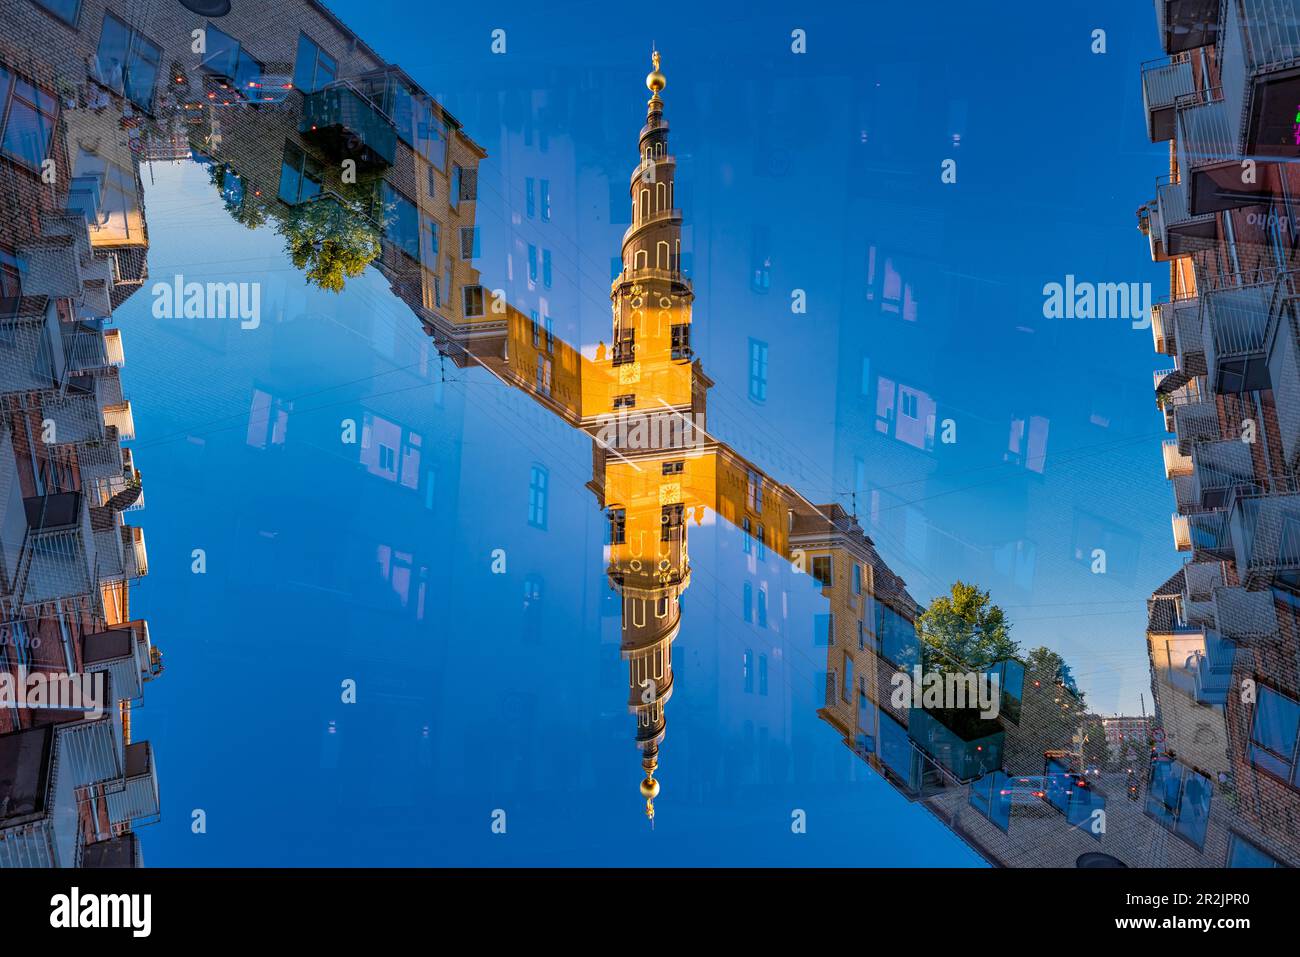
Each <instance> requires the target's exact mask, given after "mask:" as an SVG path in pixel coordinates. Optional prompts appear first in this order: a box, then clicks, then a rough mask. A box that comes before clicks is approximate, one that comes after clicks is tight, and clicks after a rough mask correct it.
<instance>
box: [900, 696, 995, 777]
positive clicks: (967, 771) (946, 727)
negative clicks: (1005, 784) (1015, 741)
mask: <svg viewBox="0 0 1300 957" xmlns="http://www.w3.org/2000/svg"><path fill="white" fill-rule="evenodd" d="M907 733H908V735H909V737H911V739H912V741H913V742H915V744H916V746H917V747H918V748H919V749H920V750H921V752H922V753H924V754H926V755H928V756H929V757H930V758H931V759H933V760H934V761H935V763H937V764H938V765H939V767H941V768H943V769H944V770H945V771H947V772H948V773H949V774H951V775H952V776H953V777H954V778H956V779H957V780H958V781H960V782H961V783H963V784H965V783H968V782H970V781H973V780H975V779H976V778H978V777H981V776H983V775H984V774H987V773H988V772H989V771H992V770H994V769H996V768H1000V767H1001V766H1002V745H1003V741H1004V738H1005V736H1006V734H1005V732H1004V731H1003V730H1002V726H1001V725H1000V724H999V723H998V722H997V721H996V720H993V719H984V718H980V717H979V713H978V712H977V711H974V710H972V709H966V710H963V711H956V710H951V711H927V710H925V709H923V708H912V709H911V710H910V712H909V716H908V719H907Z"/></svg>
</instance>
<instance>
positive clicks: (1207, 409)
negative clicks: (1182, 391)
mask: <svg viewBox="0 0 1300 957" xmlns="http://www.w3.org/2000/svg"><path fill="white" fill-rule="evenodd" d="M1167 405H1168V403H1167ZM1170 408H1172V410H1173V419H1174V434H1175V435H1177V436H1178V439H1177V441H1178V448H1179V450H1180V451H1181V452H1183V453H1185V454H1187V455H1190V454H1191V452H1192V447H1193V446H1194V445H1195V444H1196V443H1197V442H1212V441H1214V440H1216V439H1219V438H1221V437H1222V431H1221V429H1220V427H1219V409H1218V406H1217V405H1215V403H1214V402H1213V401H1211V400H1210V399H1208V398H1207V397H1205V396H1203V395H1200V394H1199V393H1198V394H1196V395H1195V396H1192V397H1189V398H1188V399H1187V401H1183V402H1176V403H1173V404H1172V405H1171V406H1170Z"/></svg>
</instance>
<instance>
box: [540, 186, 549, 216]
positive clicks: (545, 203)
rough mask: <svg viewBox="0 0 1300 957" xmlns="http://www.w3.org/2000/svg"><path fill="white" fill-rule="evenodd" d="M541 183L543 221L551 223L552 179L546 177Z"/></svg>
mask: <svg viewBox="0 0 1300 957" xmlns="http://www.w3.org/2000/svg"><path fill="white" fill-rule="evenodd" d="M541 185H542V222H544V223H549V222H550V221H551V181H550V180H549V179H544V180H542V183H541Z"/></svg>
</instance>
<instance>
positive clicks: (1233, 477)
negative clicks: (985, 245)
mask: <svg viewBox="0 0 1300 957" xmlns="http://www.w3.org/2000/svg"><path fill="white" fill-rule="evenodd" d="M1250 450H1251V446H1250V444H1249V443H1246V442H1242V441H1241V440H1240V439H1219V440H1216V441H1212V442H1200V443H1197V444H1196V445H1195V446H1193V447H1192V462H1193V464H1194V466H1195V470H1194V472H1193V475H1192V479H1193V486H1192V488H1193V496H1194V497H1195V498H1196V500H1197V501H1198V502H1199V504H1200V505H1201V507H1203V508H1207V509H1215V508H1223V507H1224V506H1225V505H1226V504H1227V503H1228V501H1229V500H1230V499H1231V497H1232V496H1233V494H1234V492H1236V491H1239V490H1244V491H1250V490H1252V489H1257V488H1259V486H1260V482H1259V480H1258V479H1256V477H1255V464H1254V462H1253V460H1252V459H1251V456H1250Z"/></svg>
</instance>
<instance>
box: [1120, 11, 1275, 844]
mask: <svg viewBox="0 0 1300 957" xmlns="http://www.w3.org/2000/svg"><path fill="white" fill-rule="evenodd" d="M1156 19H1157V25H1158V28H1159V31H1160V37H1161V41H1162V45H1163V48H1164V51H1165V53H1166V54H1168V56H1167V57H1166V58H1165V59H1162V60H1159V61H1155V62H1152V63H1148V64H1146V65H1144V67H1143V69H1142V87H1143V99H1144V105H1145V109H1146V119H1147V126H1148V132H1149V134H1150V138H1151V140H1152V142H1156V143H1164V142H1168V144H1169V167H1168V172H1167V174H1166V175H1164V176H1162V177H1161V178H1160V180H1158V181H1157V185H1156V196H1155V199H1154V200H1153V201H1152V202H1151V203H1148V204H1147V205H1146V206H1145V207H1144V208H1143V210H1141V211H1140V213H1139V226H1140V228H1141V229H1142V230H1143V232H1144V233H1145V234H1146V236H1147V238H1148V241H1149V244H1150V248H1151V254H1152V257H1153V258H1154V259H1155V260H1156V261H1157V262H1167V263H1168V264H1169V271H1170V289H1169V295H1168V296H1167V297H1165V299H1164V300H1163V301H1162V302H1160V303H1159V304H1158V305H1157V306H1156V308H1155V315H1154V317H1153V323H1152V332H1153V336H1154V340H1155V347H1156V350H1157V351H1158V352H1160V353H1163V354H1165V355H1168V356H1170V357H1171V358H1172V359H1173V362H1174V365H1173V368H1171V369H1169V370H1167V371H1165V372H1161V373H1157V374H1156V383H1155V385H1156V399H1157V404H1158V405H1159V407H1160V412H1161V415H1162V417H1163V418H1164V422H1165V426H1166V428H1167V429H1168V431H1169V432H1170V433H1171V434H1172V436H1173V437H1172V438H1170V439H1168V440H1166V441H1165V443H1164V459H1165V469H1166V475H1167V477H1168V478H1169V479H1170V481H1171V482H1172V483H1173V486H1174V497H1175V504H1176V511H1175V513H1174V516H1173V532H1174V541H1175V546H1176V547H1177V548H1178V550H1180V551H1184V552H1187V553H1188V556H1187V561H1186V562H1185V564H1184V565H1183V567H1182V569H1181V570H1180V571H1179V573H1178V574H1177V575H1175V576H1174V578H1173V579H1171V580H1170V581H1169V582H1166V583H1165V585H1163V586H1162V587H1161V588H1160V589H1159V590H1157V592H1156V593H1155V594H1154V595H1153V596H1152V600H1151V602H1150V603H1149V606H1150V607H1151V609H1152V613H1151V620H1150V623H1149V626H1148V647H1149V651H1150V654H1151V657H1152V670H1153V682H1152V691H1153V695H1154V697H1155V729H1154V735H1155V737H1156V740H1157V745H1158V750H1159V751H1161V752H1163V753H1160V754H1159V755H1158V756H1157V757H1156V759H1155V760H1153V762H1152V766H1151V769H1150V787H1151V789H1152V791H1156V790H1157V789H1162V790H1163V793H1164V795H1165V797H1164V799H1163V800H1162V801H1161V802H1160V806H1159V807H1158V808H1156V810H1155V813H1156V814H1157V816H1160V817H1163V818H1165V819H1167V820H1169V821H1170V822H1172V826H1173V829H1174V830H1175V833H1178V832H1179V829H1180V825H1179V821H1180V820H1181V819H1182V817H1183V816H1184V815H1185V814H1186V813H1187V811H1188V810H1194V811H1195V813H1196V816H1198V817H1200V816H1205V817H1208V818H1209V820H1210V821H1211V822H1212V823H1213V822H1214V821H1215V820H1216V819H1218V818H1220V817H1223V818H1224V819H1225V825H1224V830H1225V833H1224V835H1223V836H1222V838H1221V839H1220V840H1219V841H1217V842H1213V841H1212V840H1211V839H1209V838H1207V839H1206V840H1205V841H1204V845H1203V847H1202V848H1201V849H1202V850H1203V853H1204V854H1205V856H1206V857H1209V858H1211V860H1210V861H1209V863H1211V864H1214V865H1220V866H1221V865H1224V864H1227V865H1235V864H1252V865H1260V864H1263V865H1265V866H1268V865H1278V864H1284V865H1289V866H1295V865H1296V864H1297V863H1300V771H1298V770H1297V767H1298V765H1297V751H1296V748H1297V740H1298V738H1300V684H1298V680H1300V675H1297V671H1296V661H1297V649H1298V647H1300V646H1298V644H1297V643H1298V642H1300V630H1298V629H1297V617H1296V585H1297V579H1296V568H1297V565H1298V564H1300V551H1297V542H1298V541H1300V539H1298V538H1297V532H1298V531H1300V495H1297V491H1298V489H1297V486H1296V465H1297V459H1296V452H1297V448H1298V447H1300V445H1298V440H1300V432H1297V427H1298V426H1300V405H1298V404H1297V401H1298V400H1300V368H1297V365H1296V356H1297V352H1296V342H1297V339H1296V334H1297V325H1296V322H1297V319H1296V315H1295V303H1296V299H1295V296H1296V290H1295V276H1296V268H1297V253H1296V235H1295V233H1296V230H1295V222H1296V219H1295V216H1296V207H1295V199H1294V197H1295V194H1296V190H1297V187H1300V172H1297V166H1296V163H1295V162H1294V160H1295V159H1296V157H1297V156H1300V132H1298V131H1300V125H1298V124H1297V122H1296V116H1297V115H1298V114H1297V109H1298V107H1297V102H1298V99H1297V95H1296V94H1297V92H1300V87H1297V79H1296V75H1297V70H1298V69H1300V4H1297V3H1294V2H1262V0H1223V2H1221V3H1218V2H1216V3H1205V2H1201V3H1193V2H1186V0H1182V2H1159V3H1157V4H1156ZM1189 795H1191V796H1189ZM1193 797H1194V798H1195V801H1194V802H1193ZM1193 803H1195V804H1196V805H1197V807H1196V808H1192V807H1191V805H1192V804H1193ZM1211 830H1213V829H1211ZM1199 836H1200V835H1199V830H1198V831H1197V833H1195V834H1193V835H1191V838H1190V839H1191V841H1192V843H1193V844H1198V843H1199V842H1198V841H1197V838H1198V837H1199ZM1212 837H1213V834H1212V833H1211V835H1210V838H1212ZM1184 838H1185V839H1187V838H1186V836H1185V835H1184ZM1212 844H1214V845H1215V846H1213V847H1212V846H1211V845H1212Z"/></svg>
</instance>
